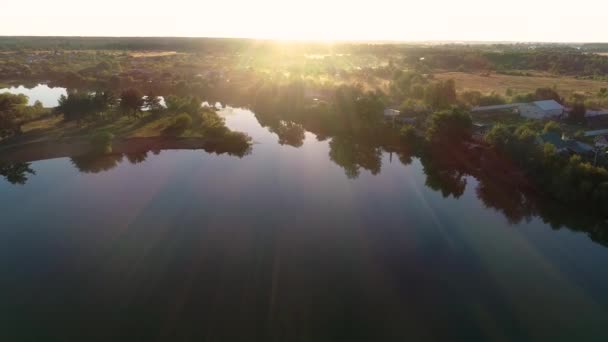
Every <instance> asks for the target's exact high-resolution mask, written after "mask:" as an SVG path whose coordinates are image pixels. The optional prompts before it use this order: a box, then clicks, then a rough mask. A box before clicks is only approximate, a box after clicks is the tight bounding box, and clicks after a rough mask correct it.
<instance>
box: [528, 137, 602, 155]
mask: <svg viewBox="0 0 608 342" xmlns="http://www.w3.org/2000/svg"><path fill="white" fill-rule="evenodd" d="M537 142H538V143H539V144H551V145H553V146H555V150H556V151H557V153H563V154H580V155H591V154H593V151H594V150H593V146H591V145H588V144H585V143H582V142H580V141H577V140H567V139H564V138H563V137H562V136H561V135H560V134H558V133H555V132H549V133H545V134H542V135H540V136H539V137H538V139H537Z"/></svg>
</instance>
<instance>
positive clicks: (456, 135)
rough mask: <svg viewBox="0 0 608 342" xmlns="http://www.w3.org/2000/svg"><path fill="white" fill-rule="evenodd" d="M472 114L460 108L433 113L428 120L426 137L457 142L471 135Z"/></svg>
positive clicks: (451, 142) (452, 142)
mask: <svg viewBox="0 0 608 342" xmlns="http://www.w3.org/2000/svg"><path fill="white" fill-rule="evenodd" d="M472 130H473V122H472V121H471V117H470V115H469V114H468V113H467V112H466V111H464V110H462V109H458V108H452V109H449V110H444V111H439V112H435V113H433V114H432V115H431V116H430V117H429V120H428V124H427V131H426V137H427V139H428V140H430V141H435V142H442V143H450V144H457V143H458V142H461V141H464V140H467V139H469V138H470V137H471V133H472Z"/></svg>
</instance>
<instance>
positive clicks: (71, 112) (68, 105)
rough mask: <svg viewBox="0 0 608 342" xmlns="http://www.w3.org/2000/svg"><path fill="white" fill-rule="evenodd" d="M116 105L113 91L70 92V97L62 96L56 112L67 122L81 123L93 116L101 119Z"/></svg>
mask: <svg viewBox="0 0 608 342" xmlns="http://www.w3.org/2000/svg"><path fill="white" fill-rule="evenodd" d="M115 105H116V97H115V96H114V94H113V93H112V92H111V91H98V92H96V93H94V94H93V93H86V92H70V93H68V96H65V95H61V97H60V98H59V105H58V106H57V108H56V111H57V112H58V113H61V114H63V116H64V119H65V120H67V121H71V120H77V121H81V120H83V119H86V118H89V117H91V116H93V115H95V116H97V117H101V114H103V113H105V112H107V111H109V110H110V109H112V108H113V107H114V106H115Z"/></svg>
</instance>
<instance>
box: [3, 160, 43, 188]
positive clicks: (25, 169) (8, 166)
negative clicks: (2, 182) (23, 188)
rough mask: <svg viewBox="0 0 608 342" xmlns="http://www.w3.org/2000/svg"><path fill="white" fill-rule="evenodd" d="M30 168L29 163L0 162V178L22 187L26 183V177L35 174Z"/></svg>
mask: <svg viewBox="0 0 608 342" xmlns="http://www.w3.org/2000/svg"><path fill="white" fill-rule="evenodd" d="M30 166H31V164H30V163H8V162H0V176H3V177H4V179H6V181H7V182H9V183H11V184H19V185H23V184H25V183H26V182H27V181H28V175H35V174H36V172H35V171H34V170H33V169H32V168H31V167H30Z"/></svg>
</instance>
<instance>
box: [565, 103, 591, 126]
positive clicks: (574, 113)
mask: <svg viewBox="0 0 608 342" xmlns="http://www.w3.org/2000/svg"><path fill="white" fill-rule="evenodd" d="M586 113H587V107H586V106H585V103H584V102H576V103H574V104H573V105H572V109H571V110H570V112H568V120H569V121H570V122H572V123H584V122H585V114H586Z"/></svg>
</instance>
